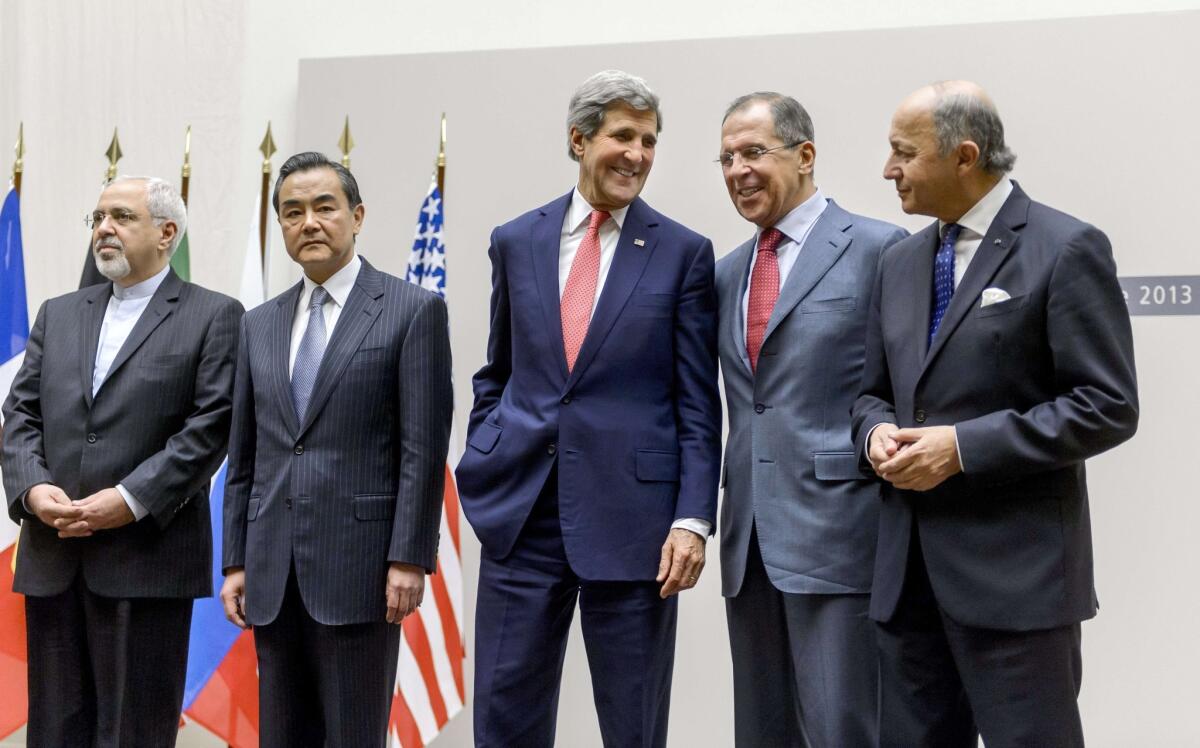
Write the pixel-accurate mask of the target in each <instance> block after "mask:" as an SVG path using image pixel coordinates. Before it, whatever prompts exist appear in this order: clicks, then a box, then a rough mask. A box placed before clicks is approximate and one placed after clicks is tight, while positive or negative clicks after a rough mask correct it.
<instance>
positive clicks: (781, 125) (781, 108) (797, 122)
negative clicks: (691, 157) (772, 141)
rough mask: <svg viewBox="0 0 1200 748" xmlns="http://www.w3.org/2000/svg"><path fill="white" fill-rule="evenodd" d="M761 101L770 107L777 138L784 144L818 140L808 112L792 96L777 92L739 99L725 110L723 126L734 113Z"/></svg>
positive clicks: (722, 119) (757, 93) (751, 95)
mask: <svg viewBox="0 0 1200 748" xmlns="http://www.w3.org/2000/svg"><path fill="white" fill-rule="evenodd" d="M760 101H762V102H765V103H766V104H767V105H768V106H770V108H771V117H772V118H773V119H774V120H775V137H777V138H779V139H780V140H782V141H783V142H784V143H789V144H791V143H805V142H808V141H811V140H814V139H815V138H816V135H817V134H816V131H815V130H814V129H813V122H812V117H810V116H808V111H807V110H805V108H804V107H803V106H801V105H800V102H798V101H796V100H795V99H793V98H792V97H791V96H785V95H783V94H781V93H776V92H775V91H755V92H754V93H749V94H746V95H745V96H739V97H737V98H736V99H734V100H733V103H732V104H730V105H729V108H727V109H726V110H725V116H724V117H722V118H721V124H722V125H723V124H725V120H727V119H729V117H730V115H732V114H733V113H734V112H738V111H741V110H742V109H745V108H746V107H748V106H750V105H751V104H755V103H757V102H760Z"/></svg>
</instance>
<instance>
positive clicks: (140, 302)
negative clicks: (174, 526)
mask: <svg viewBox="0 0 1200 748" xmlns="http://www.w3.org/2000/svg"><path fill="white" fill-rule="evenodd" d="M169 272H171V266H170V265H167V266H165V267H164V268H163V269H162V270H159V271H158V272H157V273H155V274H154V275H152V276H150V277H149V278H147V279H146V280H144V281H141V282H140V283H134V284H133V285H132V286H130V287H129V288H125V287H124V286H122V285H121V284H120V283H116V282H114V283H113V284H112V296H110V297H109V298H108V307H107V308H105V310H104V322H103V323H102V324H101V325H100V338H99V340H97V341H96V361H95V363H94V365H93V367H92V397H93V398H94V397H95V396H96V394H97V393H98V392H100V388H101V387H102V386H103V385H104V381H105V380H106V379H108V375H109V372H110V371H111V369H112V364H113V361H115V360H116V358H117V353H118V352H120V350H121V346H123V345H125V341H126V340H127V339H128V338H129V334H130V333H131V332H133V328H134V326H135V325H136V324H137V321H138V320H139V319H141V318H142V314H143V313H145V311H146V307H148V306H150V300H151V299H152V298H154V292H155V291H157V290H158V287H159V286H161V285H162V282H163V280H165V279H166V277H167V273H169ZM116 489H117V493H119V494H121V498H123V499H124V500H125V505H126V506H128V507H129V511H131V512H133V518H134V520H135V521H136V520H139V519H141V518H142V517H145V516H146V515H147V514H149V511H148V510H147V509H146V507H145V506H143V505H142V503H141V502H140V501H138V500H137V499H136V498H134V496H133V495H132V494H131V493H129V491H127V490H126V489H125V487H124V486H122V485H121V484H119V483H118V484H117V486H116ZM79 498H81V499H82V498H84V497H83V496H80V497H79ZM28 508H29V507H28V505H26V509H28Z"/></svg>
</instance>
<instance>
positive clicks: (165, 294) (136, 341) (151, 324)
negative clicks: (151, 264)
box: [96, 270, 183, 388]
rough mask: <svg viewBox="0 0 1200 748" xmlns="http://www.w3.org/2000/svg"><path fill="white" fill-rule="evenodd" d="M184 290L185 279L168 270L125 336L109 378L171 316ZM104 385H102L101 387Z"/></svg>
mask: <svg viewBox="0 0 1200 748" xmlns="http://www.w3.org/2000/svg"><path fill="white" fill-rule="evenodd" d="M182 290H183V281H181V280H180V279H179V276H178V275H176V274H175V271H174V270H168V271H167V276H166V277H165V278H163V281H162V283H160V284H159V286H158V289H157V290H156V291H155V292H154V296H152V297H151V298H150V303H149V304H148V305H147V306H146V310H145V311H143V312H142V316H141V317H138V321H137V322H136V323H135V324H134V326H133V329H132V330H131V331H130V332H129V337H127V338H125V342H124V343H122V344H121V349H120V350H119V351H117V355H116V357H115V358H114V359H113V362H112V366H110V367H109V369H108V377H107V379H112V378H113V375H114V374H116V373H117V372H118V371H119V370H120V369H121V367H122V366H124V365H125V362H126V361H128V360H129V357H130V356H132V355H133V354H134V352H135V351H137V349H138V348H140V347H141V345H142V343H144V342H146V338H148V337H150V333H152V332H154V330H155V329H156V328H157V327H158V326H159V325H161V324H162V323H163V321H165V320H166V319H167V317H169V316H171V312H172V311H174V308H175V302H176V301H178V300H179V293H180V291H182ZM96 337H97V338H99V332H97V334H96ZM107 379H106V381H107ZM103 386H104V385H101V388H103Z"/></svg>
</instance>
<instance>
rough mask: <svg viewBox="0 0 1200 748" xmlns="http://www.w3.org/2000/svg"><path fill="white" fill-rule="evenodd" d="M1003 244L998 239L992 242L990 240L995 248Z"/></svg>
mask: <svg viewBox="0 0 1200 748" xmlns="http://www.w3.org/2000/svg"><path fill="white" fill-rule="evenodd" d="M1003 243H1004V242H1002V241H1000V240H999V239H993V240H992V244H995V245H997V246H999V245H1001V244H1003Z"/></svg>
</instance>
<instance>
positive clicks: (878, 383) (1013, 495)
mask: <svg viewBox="0 0 1200 748" xmlns="http://www.w3.org/2000/svg"><path fill="white" fill-rule="evenodd" d="M937 245H938V226H937V224H936V223H935V224H933V225H931V226H929V227H928V228H926V229H925V230H923V231H921V232H920V233H918V234H915V235H913V236H912V237H910V238H908V239H906V240H904V241H902V242H900V243H899V244H896V245H895V246H893V247H891V248H889V249H888V250H887V251H886V252H885V253H884V255H883V258H882V260H881V263H880V268H879V274H878V278H877V283H876V289H875V293H874V300H873V302H872V307H871V315H870V322H869V325H868V331H867V359H866V367H865V370H864V376H863V389H862V394H861V395H860V396H859V398H858V400H857V401H856V402H855V405H854V409H853V422H854V432H855V438H856V446H855V450H856V452H857V454H858V455H859V456H860V459H862V460H863V466H864V468H866V467H867V464H866V458H865V444H866V439H867V436H868V433H869V431H870V429H871V428H872V427H873V426H875V425H876V424H878V423H883V422H891V423H896V424H898V425H899V426H901V427H917V426H934V425H943V424H953V425H954V426H955V427H956V429H957V435H958V444H959V449H960V455H961V458H962V462H963V466H964V472H962V473H960V474H958V475H955V476H953V477H951V478H950V479H948V480H946V481H945V482H944V483H942V484H941V485H939V486H937V487H936V488H934V489H932V490H930V491H926V492H914V491H905V490H899V489H895V488H893V487H892V486H890V485H885V486H884V497H883V505H882V508H881V513H880V526H879V547H878V551H877V553H876V558H875V578H874V586H873V590H872V597H871V616H872V618H874V619H875V620H876V621H878V622H879V623H880V632H879V633H880V647H881V653H882V656H883V670H882V673H883V689H882V691H883V714H882V722H881V728H882V740H881V742H882V744H884V745H971V746H973V745H975V734H976V729H978V731H979V732H980V733H982V736H983V739H984V741H985V742H986V743H987V745H988V746H989V748H995V747H997V746H1008V745H1075V744H1081V743H1082V730H1081V727H1080V722H1079V713H1078V707H1077V705H1076V692H1077V691H1078V688H1079V682H1080V677H1081V673H1080V669H1079V664H1080V659H1079V623H1080V622H1081V621H1083V620H1086V619H1088V618H1091V617H1092V616H1094V615H1095V613H1096V592H1095V588H1094V585H1093V576H1092V535H1091V523H1090V519H1089V516H1088V500H1087V483H1086V480H1085V473H1084V460H1086V459H1087V458H1088V457H1092V456H1094V455H1097V454H1099V453H1101V452H1103V451H1105V450H1107V449H1110V448H1112V447H1114V446H1116V445H1117V444H1120V443H1121V442H1122V441H1124V440H1126V439H1128V438H1129V437H1131V436H1132V435H1133V433H1134V431H1135V430H1136V427H1137V420H1138V402H1137V386H1136V380H1135V375H1134V358H1133V342H1132V334H1131V329H1130V323H1129V315H1128V311H1127V309H1126V306H1125V302H1124V299H1123V296H1122V293H1121V289H1120V287H1119V285H1118V283H1117V276H1116V267H1115V264H1114V262H1113V257H1112V250H1111V247H1110V245H1109V242H1108V239H1107V238H1106V237H1105V236H1104V234H1103V233H1101V232H1100V231H1099V230H1097V229H1096V228H1095V227H1093V226H1090V225H1088V224H1085V223H1083V222H1081V221H1079V220H1077V219H1075V218H1072V217H1070V216H1068V215H1066V214H1064V213H1061V212H1059V211H1056V210H1054V209H1052V208H1049V207H1047V206H1045V205H1042V204H1040V203H1036V202H1033V201H1031V200H1030V199H1029V197H1028V196H1027V195H1026V194H1025V192H1024V191H1022V190H1021V188H1020V187H1019V186H1017V185H1016V184H1015V183H1014V185H1013V190H1012V193H1011V194H1010V195H1009V197H1008V199H1007V200H1006V202H1005V203H1004V205H1003V206H1002V207H1001V209H1000V211H999V213H998V214H997V216H996V218H995V220H993V222H992V224H991V226H990V227H989V229H988V231H987V233H986V235H985V236H984V237H983V240H982V242H981V244H980V245H979V249H978V251H977V253H976V254H975V257H974V259H972V261H971V263H970V264H969V265H968V267H967V270H966V274H965V275H964V277H963V278H962V281H961V282H960V283H959V286H958V288H957V289H956V290H955V292H954V296H953V299H952V301H951V302H950V305H949V308H948V309H947V311H946V314H945V317H944V318H943V320H942V323H941V326H940V328H939V330H938V332H937V335H936V337H935V338H934V340H933V343H932V345H929V343H928V342H927V336H928V330H929V318H930V303H931V302H930V299H931V295H932V284H933V280H932V279H933V270H932V268H933V258H934V253H935V251H936V249H937ZM987 288H995V289H1003V290H1004V291H1005V292H1007V294H1008V295H1009V298H1007V299H1006V300H1003V301H999V302H997V303H991V304H987V305H984V304H983V303H982V298H981V297H982V294H983V291H984V289H987Z"/></svg>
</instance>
